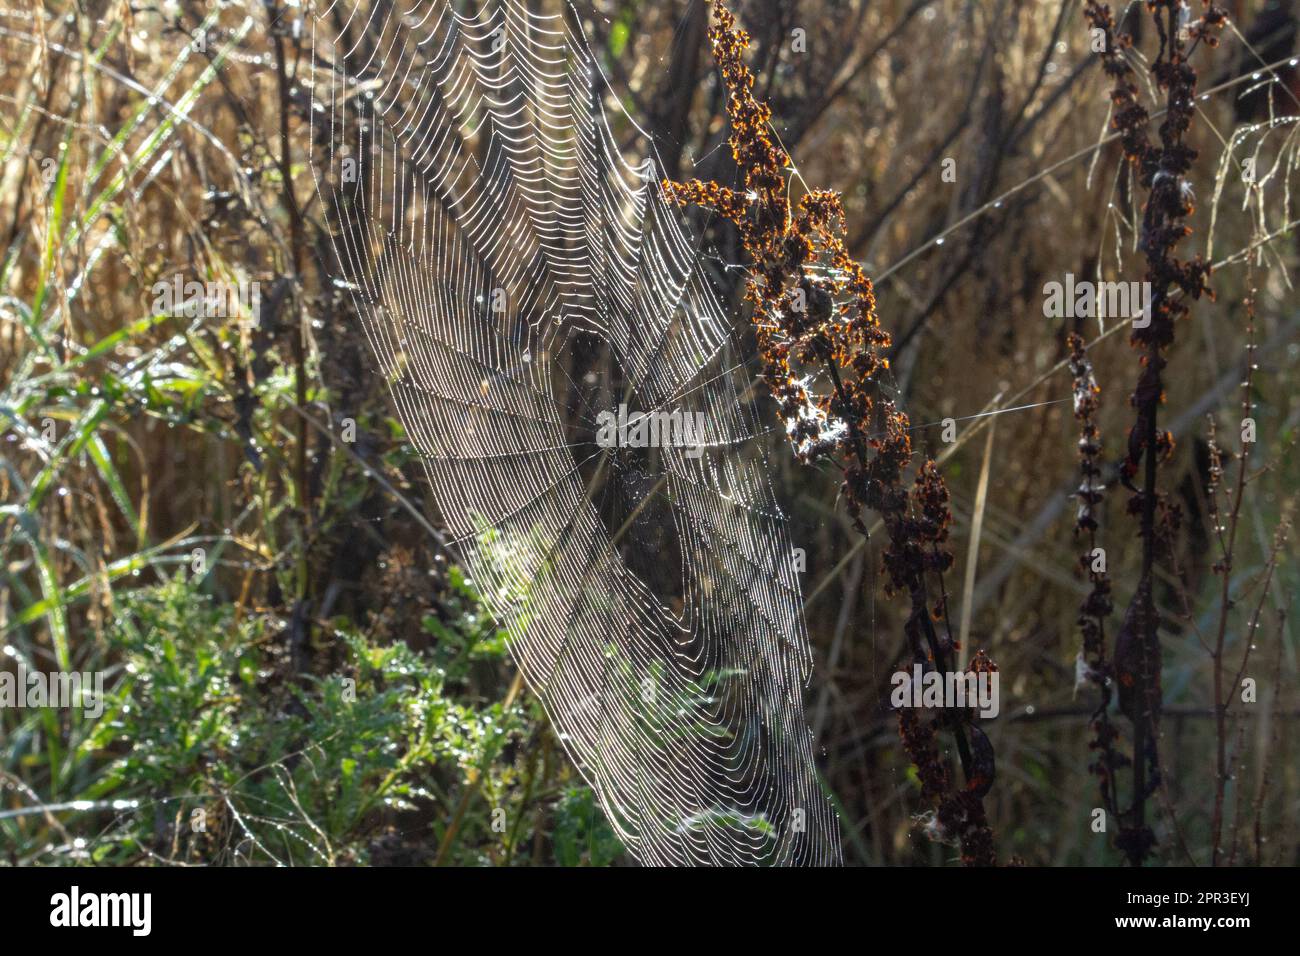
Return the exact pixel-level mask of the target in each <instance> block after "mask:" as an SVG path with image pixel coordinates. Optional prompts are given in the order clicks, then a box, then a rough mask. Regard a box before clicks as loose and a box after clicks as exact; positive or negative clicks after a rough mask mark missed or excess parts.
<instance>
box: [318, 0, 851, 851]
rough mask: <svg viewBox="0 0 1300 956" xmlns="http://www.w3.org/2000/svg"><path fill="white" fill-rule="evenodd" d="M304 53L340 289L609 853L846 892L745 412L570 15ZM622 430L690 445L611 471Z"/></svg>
mask: <svg viewBox="0 0 1300 956" xmlns="http://www.w3.org/2000/svg"><path fill="white" fill-rule="evenodd" d="M312 29H313V31H314V36H313V37H312V41H313V42H312V47H313V50H314V56H313V65H312V75H311V82H310V89H311V96H312V117H313V120H312V134H313V139H314V142H315V144H316V146H317V154H318V155H320V156H321V157H322V159H321V160H320V161H319V162H318V168H317V169H316V170H315V174H316V176H317V185H318V188H319V190H320V193H321V196H322V199H323V201H324V202H325V205H326V207H327V209H328V210H329V211H330V215H331V218H332V224H333V225H334V228H335V235H334V244H335V252H336V255H337V259H338V262H339V264H340V269H341V271H342V273H343V274H342V275H341V276H340V277H338V279H337V281H338V283H339V284H340V285H343V286H345V287H346V288H347V289H349V290H350V292H351V294H352V296H353V298H354V301H355V304H356V307H357V310H358V312H359V313H360V315H361V317H362V320H363V325H364V328H365V332H366V335H367V338H368V340H369V343H370V346H371V348H372V351H373V354H374V356H375V359H376V361H377V363H378V366H379V369H380V371H381V372H382V374H383V375H384V376H385V378H386V380H387V382H388V384H389V386H390V389H391V392H392V396H393V400H394V402H395V404H396V407H397V410H398V415H399V418H400V419H401V421H402V423H403V426H404V428H405V429H406V431H407V434H408V437H409V439H410V441H411V443H412V444H413V445H414V447H415V448H416V449H417V451H418V452H419V454H420V456H421V458H422V461H423V465H424V469H425V472H426V474H427V476H428V481H429V484H430V486H431V488H432V492H433V497H434V500H435V502H436V503H437V507H438V510H439V512H440V514H441V518H442V520H443V522H444V523H445V525H446V527H447V529H448V532H449V534H450V536H451V537H452V538H453V542H454V545H455V547H456V550H457V552H458V554H459V556H460V558H461V560H462V561H463V563H464V565H465V567H466V568H467V570H468V572H469V574H470V575H471V577H472V580H473V582H474V585H475V587H476V589H477V590H478V592H479V593H480V594H481V595H482V596H483V598H484V601H485V602H486V604H487V606H488V608H489V610H490V611H491V612H492V614H493V615H494V616H495V617H496V618H497V619H498V620H499V621H500V622H501V624H502V626H503V627H505V628H506V630H507V632H508V634H509V636H510V649H511V653H512V655H513V656H514V658H515V660H516V662H517V663H518V666H519V668H520V670H521V671H522V674H523V676H524V679H525V681H526V682H527V684H528V686H529V687H530V688H531V689H532V690H533V691H534V692H535V693H536V694H537V696H538V697H539V698H540V700H541V701H542V704H543V706H544V708H545V710H546V712H547V715H548V717H549V719H550V720H551V721H552V724H553V726H554V728H555V730H556V733H557V736H558V737H559V739H560V740H561V742H562V743H563V745H564V747H565V749H566V751H567V752H568V753H569V755H570V756H571V758H572V759H573V761H574V762H575V764H576V765H577V767H578V768H579V770H580V771H581V773H582V774H583V776H584V777H585V778H586V780H587V781H588V782H589V783H590V784H591V786H592V788H593V789H594V791H595V793H596V794H597V797H598V799H599V801H600V803H601V805H602V807H603V809H604V811H605V813H606V815H607V817H608V819H609V821H610V823H611V825H612V826H613V827H614V829H615V831H616V832H617V834H618V836H619V838H620V839H621V840H622V842H623V844H624V845H625V846H626V847H627V848H628V850H629V851H630V852H631V853H633V854H634V855H635V856H636V857H637V858H638V859H639V860H641V861H642V862H645V863H651V864H686V863H719V864H752V863H808V864H821V863H833V862H838V861H839V857H840V851H839V834H838V823H837V821H836V818H835V815H834V814H833V812H832V811H831V809H830V805H829V802H828V801H827V799H826V797H825V795H824V794H823V792H822V790H821V787H820V785H819V783H818V779H817V775H816V770H815V768H814V764H813V755H812V739H811V734H810V732H809V730H808V725H807V723H806V720H805V717H804V710H803V701H802V695H803V689H804V686H805V684H806V682H807V678H808V674H809V671H810V668H811V657H810V652H809V648H808V642H807V637H806V634H805V632H804V626H803V620H802V614H801V605H802V602H801V596H800V589H799V583H798V579H797V576H796V574H795V571H794V567H793V561H792V555H793V549H792V546H791V542H790V539H789V534H788V531H787V527H786V520H785V517H784V515H783V514H782V512H781V509H780V507H779V505H778V503H777V500H776V498H775V496H774V494H773V491H772V488H771V485H770V482H769V480H768V463H767V458H766V452H765V440H766V437H767V430H766V429H765V428H764V426H763V424H762V422H761V420H760V418H759V416H758V412H757V410H756V408H755V407H754V397H755V389H754V387H753V384H752V382H751V381H750V380H749V376H748V375H747V374H746V373H745V371H744V357H743V353H742V351H741V350H740V348H739V347H738V343H737V342H736V341H734V339H733V333H732V331H731V329H730V324H729V322H728V320H727V316H726V314H725V312H724V311H723V309H722V308H721V306H720V304H719V299H718V295H717V293H716V292H715V291H714V290H713V289H712V288H711V287H710V284H709V280H708V278H707V277H706V276H705V274H704V272H703V270H702V269H701V267H700V265H699V257H698V256H697V254H696V248H695V246H694V244H693V243H692V241H691V238H690V237H689V236H688V235H687V233H686V231H685V229H684V226H683V225H682V224H681V223H680V222H679V214H678V213H677V212H676V211H675V210H673V209H671V208H670V207H669V206H667V204H666V203H665V201H664V199H663V197H662V195H661V193H660V190H659V188H658V185H657V176H656V173H655V164H654V161H653V159H652V158H651V159H647V160H645V161H643V162H641V163H639V164H629V163H627V162H626V161H625V160H624V158H623V150H622V149H620V147H619V145H618V143H617V142H616V140H615V134H614V132H613V130H612V129H611V124H610V122H609V119H610V115H607V113H606V109H605V101H606V100H607V99H608V100H609V101H610V102H611V103H615V104H616V103H617V99H616V97H614V96H613V95H612V94H611V93H610V90H609V86H608V83H607V81H606V80H605V78H604V76H603V74H602V73H601V70H600V68H599V66H598V64H597V62H596V60H595V59H594V57H593V55H592V53H591V51H590V50H589V48H588V47H587V45H586V43H585V41H584V39H583V36H582V31H581V26H580V24H579V22H578V20H577V18H576V14H575V12H574V11H573V10H572V8H568V7H566V8H565V9H564V10H563V11H562V12H561V13H560V14H558V15H555V16H543V15H539V14H537V13H535V12H531V11H530V10H528V9H527V8H525V7H524V6H523V5H522V4H520V3H518V2H516V0H504V2H497V3H490V4H487V5H486V9H484V10H483V12H481V13H480V14H478V15H477V16H473V17H470V16H464V15H461V14H459V13H457V12H456V11H454V10H452V9H451V8H450V6H449V5H448V3H447V2H446V0H431V2H416V3H415V4H414V5H412V6H410V7H401V6H400V5H398V6H395V5H392V4H389V3H384V2H375V3H373V4H366V3H361V4H353V3H343V2H336V3H333V4H330V5H329V6H328V7H325V8H324V9H322V10H320V11H318V12H317V13H316V15H315V16H314V18H313V20H312ZM612 116H613V119H614V122H615V125H616V126H617V127H618V128H619V129H620V130H623V131H626V133H627V134H629V135H632V136H634V137H638V139H639V141H641V142H645V141H646V140H647V139H648V138H647V137H645V136H644V134H643V133H641V132H640V131H639V129H638V128H637V127H636V125H635V123H634V122H633V121H632V120H631V119H630V118H629V117H628V116H627V115H626V114H625V113H624V112H623V111H622V110H621V108H617V107H615V109H614V112H613V114H612ZM651 152H652V150H651ZM326 156H327V157H328V160H327V161H326V160H325V159H324V157H326ZM620 405H623V406H626V408H627V409H628V413H629V414H630V415H631V416H633V421H635V416H636V414H637V413H649V412H657V413H664V414H665V415H666V414H668V413H676V412H680V413H681V414H682V415H683V417H684V420H687V421H699V422H700V423H702V431H703V434H702V435H696V436H695V438H694V441H693V442H690V443H687V442H674V441H672V440H668V441H663V442H661V443H660V444H659V445H658V446H657V447H645V448H637V447H630V445H631V444H632V442H618V443H615V444H614V445H613V446H611V445H610V443H609V441H608V440H605V441H604V442H602V441H600V440H599V437H600V435H601V425H602V423H603V422H604V420H605V419H604V418H603V417H602V413H603V412H608V413H610V414H616V413H617V410H618V407H619V406H620ZM696 415H700V416H702V417H700V418H694V417H691V416H696ZM665 430H666V432H667V433H668V437H669V438H671V436H672V435H674V434H678V433H676V432H670V431H668V426H665Z"/></svg>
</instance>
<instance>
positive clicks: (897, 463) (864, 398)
mask: <svg viewBox="0 0 1300 956" xmlns="http://www.w3.org/2000/svg"><path fill="white" fill-rule="evenodd" d="M714 18H715V22H714V24H713V25H712V26H711V27H710V30H709V40H710V44H711V46H712V50H713V55H714V58H715V59H716V61H717V63H718V65H719V68H720V70H721V73H722V77H723V80H724V82H725V84H726V88H727V115H728V117H729V119H730V123H731V130H730V136H729V141H728V142H729V145H730V147H731V152H732V156H733V158H734V159H735V162H736V164H737V166H738V167H739V169H740V171H741V173H742V174H743V177H744V189H743V190H733V189H728V188H726V187H724V186H721V185H719V184H718V183H716V182H702V181H700V180H691V181H689V182H686V183H677V182H672V181H665V182H664V184H663V188H664V190H665V192H666V193H667V195H668V196H669V197H670V199H672V200H673V201H675V202H677V203H679V204H682V205H689V204H693V205H698V206H702V207H705V208H708V209H711V210H713V211H714V212H716V213H717V214H719V215H720V216H722V217H723V218H725V219H727V220H729V221H731V222H732V223H734V224H735V226H736V228H737V229H738V230H739V233H740V237H741V241H742V243H743V246H744V249H745V252H746V254H747V255H748V257H749V259H750V260H751V262H752V264H753V271H752V273H751V279H750V281H749V282H748V283H747V286H746V289H745V297H746V300H747V301H748V302H749V304H750V306H751V307H752V321H753V324H754V327H755V330H756V335H757V340H758V346H759V350H760V353H761V357H762V362H763V371H764V377H765V380H766V383H767V386H768V388H769V390H770V392H771V394H772V396H773V397H774V398H775V399H776V401H777V403H778V405H779V408H780V413H781V416H782V419H783V421H784V422H785V426H786V431H787V434H788V435H789V439H790V441H791V443H792V445H793V447H794V451H795V455H796V456H797V457H798V459H799V460H800V461H802V462H805V463H814V462H831V463H834V464H835V465H836V466H837V467H838V468H839V469H840V470H841V473H842V475H843V486H842V492H843V496H844V499H845V501H846V502H847V507H848V510H849V514H850V515H851V516H852V518H853V524H854V527H855V528H856V529H857V530H858V531H859V532H861V533H862V534H866V533H867V528H866V525H865V524H864V523H863V520H862V516H863V512H864V511H867V510H870V511H874V512H876V513H877V514H879V515H880V516H881V518H882V520H883V523H884V526H885V529H886V532H887V534H888V539H889V540H888V546H887V548H886V551H885V554H884V565H885V570H886V573H887V575H888V578H889V585H890V589H891V590H892V591H894V592H904V593H906V594H907V595H908V597H909V599H910V601H911V613H910V615H909V617H908V620H907V623H906V632H907V636H908V639H909V643H910V647H911V649H912V652H913V655H914V657H915V659H916V660H917V661H920V662H922V663H923V664H925V665H926V666H931V667H934V668H937V669H939V670H941V671H944V672H948V671H950V670H951V669H952V666H953V663H952V659H953V654H954V651H955V649H956V644H955V642H954V641H953V639H952V634H951V631H950V629H949V628H948V627H947V617H948V615H947V607H946V600H945V599H944V598H942V597H941V598H939V599H938V600H935V601H934V602H933V604H932V602H931V599H930V597H929V590H928V582H927V577H928V576H929V575H941V574H942V573H943V572H944V571H946V570H947V569H948V568H949V567H950V566H951V564H952V555H951V553H950V552H949V551H948V550H947V548H946V547H945V542H946V540H947V538H948V528H949V525H950V524H951V521H952V514H951V511H950V510H949V507H948V501H949V495H948V490H947V487H946V486H945V484H944V481H943V478H942V476H941V475H940V474H939V471H938V469H937V468H936V467H935V465H934V463H933V462H932V461H927V462H925V463H924V464H923V465H921V467H920V468H919V469H918V470H917V473H916V476H915V478H914V480H913V481H912V482H911V485H910V488H909V486H908V482H907V473H908V470H909V466H910V465H911V462H912V457H913V455H912V442H911V438H910V434H909V431H910V427H911V425H910V422H909V420H908V417H907V415H906V414H905V413H904V412H903V411H901V410H900V409H899V408H898V407H897V406H896V405H895V403H894V402H893V401H892V400H891V399H890V398H889V397H888V396H886V395H885V394H884V392H883V390H882V389H881V387H880V376H881V374H882V373H883V372H885V371H886V370H887V369H888V368H889V362H888V359H887V358H886V357H885V349H887V348H888V347H889V345H890V336H889V333H887V332H886V331H885V330H884V329H882V328H881V327H880V322H879V319H878V318H877V316H876V299H875V293H874V290H873V287H872V283H871V280H870V278H868V277H867V275H866V274H865V272H864V271H863V270H862V267H861V266H860V265H859V264H858V263H857V262H855V261H854V260H853V259H852V258H851V257H850V256H849V254H848V251H847V250H846V249H845V247H844V239H843V236H844V231H845V223H844V209H843V206H842V204H841V202H840V197H839V195H838V194H836V193H834V192H829V191H824V190H818V191H814V192H809V193H807V194H805V195H803V196H802V197H801V198H800V199H799V200H798V202H797V203H795V204H793V205H792V204H791V202H790V200H789V198H788V196H789V183H788V181H787V175H786V173H787V170H788V169H789V167H790V165H791V163H790V157H789V156H788V155H787V153H786V151H785V150H784V148H782V146H781V145H780V144H779V143H778V142H776V141H775V139H774V136H773V134H772V131H771V123H770V121H771V109H770V107H769V106H768V105H767V104H766V103H762V102H759V101H758V100H757V99H755V97H754V95H753V85H754V79H753V75H752V74H751V73H750V71H749V68H748V66H747V65H746V63H745V56H744V55H745V51H746V50H747V48H748V46H749V36H748V34H747V33H746V32H745V31H744V30H742V29H739V28H738V27H737V25H736V22H735V18H734V16H733V15H732V14H731V12H730V11H729V10H727V9H726V8H725V7H724V6H722V5H721V4H717V5H715V8H714ZM819 385H820V387H821V389H822V390H821V391H818V386H819ZM940 593H941V594H942V589H940ZM940 623H941V624H943V627H942V628H941V627H939V626H937V625H938V624H940ZM981 660H984V661H986V659H983V658H981ZM943 719H944V720H945V722H946V723H947V724H948V727H949V729H950V730H951V731H952V732H953V734H954V736H955V738H956V742H957V748H958V752H959V754H960V756H961V762H962V766H963V770H964V773H965V777H966V780H967V785H966V789H965V790H964V791H958V792H956V793H953V792H951V791H952V788H951V785H950V782H949V780H948V777H947V774H946V772H945V773H943V774H942V775H940V773H939V770H940V769H942V764H941V762H939V758H938V755H937V750H936V748H935V746H934V733H933V728H927V727H926V724H925V720H924V719H922V718H919V717H916V716H915V715H911V716H907V717H903V716H901V715H900V720H901V729H902V731H903V735H904V740H905V744H906V746H907V749H908V752H909V754H910V755H911V756H912V759H913V760H914V761H916V763H917V765H918V767H919V768H920V769H921V770H922V773H923V789H924V790H925V795H926V797H927V798H928V799H930V800H931V801H932V802H934V803H935V804H936V806H937V819H938V820H939V821H940V822H941V824H942V825H943V826H944V828H945V832H946V833H948V834H955V835H956V838H957V839H958V840H959V841H960V843H961V845H962V847H963V857H964V858H965V859H966V860H967V861H968V862H973V863H992V862H994V855H993V848H992V838H991V835H990V834H989V832H988V823H987V820H986V819H985V816H984V809H983V806H982V803H981V798H982V795H983V793H984V792H986V791H987V789H988V785H990V784H991V783H992V774H993V768H992V750H991V748H989V747H987V739H986V738H983V734H982V733H979V738H981V739H983V743H984V746H985V747H986V748H987V756H986V759H985V761H984V762H985V764H986V767H985V769H984V770H983V771H982V772H981V771H980V770H979V769H978V768H977V766H976V764H977V763H979V760H978V759H977V754H976V753H975V750H974V749H973V748H972V745H971V743H970V742H969V741H968V736H974V735H973V733H970V732H971V731H973V730H974V729H975V728H974V725H973V724H972V723H971V717H969V716H965V715H958V714H956V713H949V714H946V715H945V716H944V718H943ZM927 768H928V769H927ZM927 774H928V776H927Z"/></svg>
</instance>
